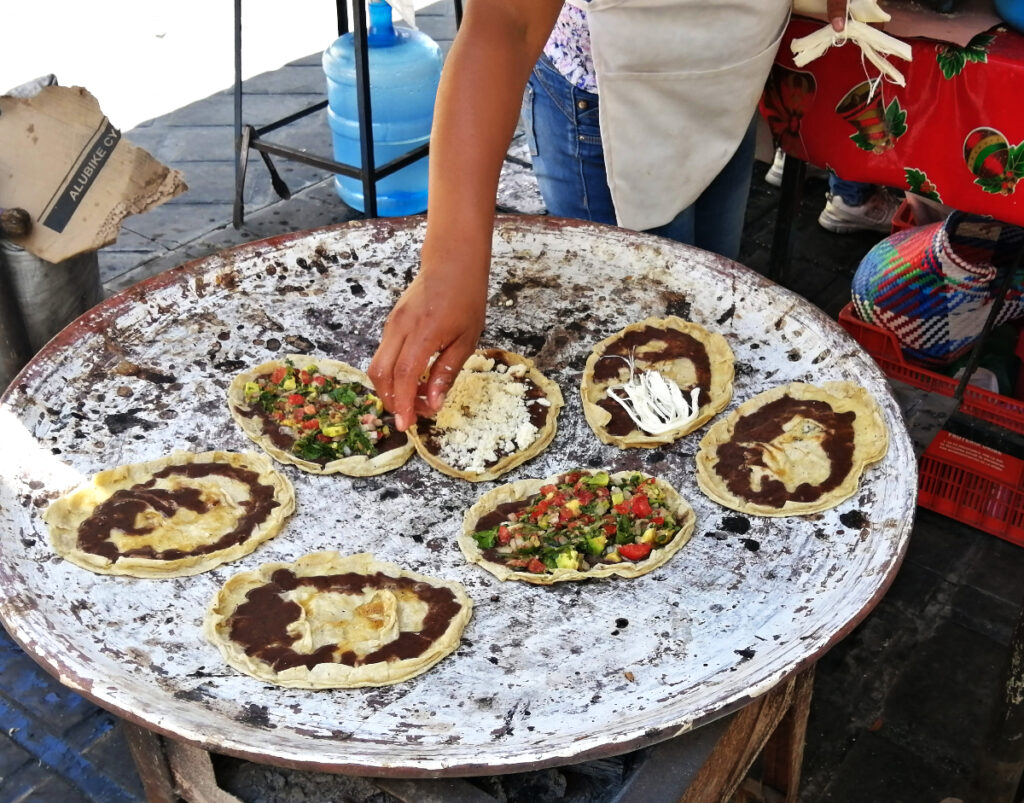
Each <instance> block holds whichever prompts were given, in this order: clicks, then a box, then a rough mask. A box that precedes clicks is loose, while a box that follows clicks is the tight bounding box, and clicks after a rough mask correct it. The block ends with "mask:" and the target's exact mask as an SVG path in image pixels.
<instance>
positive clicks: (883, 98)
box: [761, 17, 1024, 225]
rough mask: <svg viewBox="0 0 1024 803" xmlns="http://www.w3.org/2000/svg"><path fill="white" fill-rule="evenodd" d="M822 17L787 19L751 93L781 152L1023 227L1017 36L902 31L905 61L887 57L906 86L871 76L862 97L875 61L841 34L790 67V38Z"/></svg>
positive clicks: (1021, 61)
mask: <svg viewBox="0 0 1024 803" xmlns="http://www.w3.org/2000/svg"><path fill="white" fill-rule="evenodd" d="M824 24H825V23H822V22H818V21H816V20H809V19H805V18H802V17H794V18H793V19H792V20H791V21H790V24H789V29H788V30H787V31H786V35H785V38H784V39H783V41H782V45H781V47H780V48H779V54H778V56H777V57H776V63H775V65H774V67H773V68H772V73H771V75H770V77H769V79H768V84H767V86H766V89H765V92H764V96H763V97H762V101H761V113H762V114H763V115H764V117H765V118H766V120H767V121H768V124H769V127H770V128H771V131H772V134H773V136H774V137H775V139H776V142H777V143H778V144H779V145H780V146H781V147H782V148H783V150H785V151H786V153H788V154H792V155H793V156H797V157H799V158H801V159H804V160H806V161H808V162H810V163H812V164H816V165H819V166H821V167H828V168H830V169H832V170H834V171H835V172H836V173H837V174H838V175H839V176H840V177H842V178H844V179H848V180H851V181H865V182H871V183H875V184H884V185H886V186H889V187H897V188H901V189H904V190H908V191H911V192H915V193H918V194H920V195H924V196H927V197H929V198H931V199H932V200H935V201H939V202H941V203H944V204H946V205H948V206H951V207H954V208H956V209H961V210H964V211H967V212H976V213H978V214H988V215H992V216H993V217H995V218H996V219H998V220H1002V221H1004V222H1007V223H1016V224H1020V225H1024V181H1021V179H1024V102H1022V101H1021V93H1022V90H1024V35H1021V34H1019V33H1014V32H1012V31H1008V30H1006V29H1005V28H993V29H992V30H990V31H988V32H986V33H984V34H979V35H978V36H976V37H974V39H972V40H971V42H970V44H969V45H968V46H967V47H966V48H960V47H957V46H956V45H951V44H946V43H943V42H936V41H933V40H928V39H909V40H907V41H908V42H909V43H910V45H911V48H912V50H913V60H912V61H910V62H906V61H903V60H902V59H898V58H894V57H890V61H891V62H892V63H893V64H894V65H895V66H896V67H898V68H899V69H900V71H901V72H902V73H903V74H904V75H905V76H906V79H907V84H906V86H905V87H899V86H895V85H893V84H891V83H885V82H883V83H880V84H879V85H878V86H877V88H876V91H875V92H874V94H873V95H871V94H870V92H869V83H868V78H869V77H872V78H873V77H875V76H877V75H878V70H877V68H875V67H874V66H873V65H871V64H870V62H868V61H867V60H866V59H863V60H862V57H861V51H860V48H859V47H857V46H856V45H855V44H853V43H846V44H845V45H843V46H842V47H831V48H829V50H828V51H827V52H826V53H825V55H823V56H822V57H821V58H819V59H816V60H815V61H812V62H811V63H810V64H807V65H805V66H804V67H800V68H797V67H795V66H794V65H793V58H792V50H791V49H790V42H791V41H792V40H793V39H795V38H799V37H801V36H805V35H806V34H808V33H811V32H812V31H814V30H816V29H818V28H820V27H821V26H822V25H824Z"/></svg>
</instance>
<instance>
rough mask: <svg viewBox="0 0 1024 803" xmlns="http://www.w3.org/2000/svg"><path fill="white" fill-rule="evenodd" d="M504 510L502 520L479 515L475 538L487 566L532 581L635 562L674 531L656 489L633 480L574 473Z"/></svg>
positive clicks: (649, 483)
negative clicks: (525, 574) (494, 564)
mask: <svg viewBox="0 0 1024 803" xmlns="http://www.w3.org/2000/svg"><path fill="white" fill-rule="evenodd" d="M503 507H504V508H505V510H506V511H507V512H506V513H505V515H504V516H499V518H501V519H502V521H500V523H496V522H495V520H494V518H493V517H492V515H488V516H485V517H484V518H483V519H481V520H480V521H479V522H478V523H477V526H478V527H481V525H483V526H482V527H481V529H479V530H477V531H476V532H475V533H473V538H474V539H475V540H476V543H477V545H478V546H479V547H480V549H481V550H482V551H483V552H484V555H485V556H486V557H487V558H488V559H489V560H493V561H495V562H498V563H502V564H504V565H505V566H508V567H510V568H516V569H520V570H522V571H527V572H531V573H534V574H544V573H547V572H551V571H553V570H555V569H577V570H579V571H586V570H587V569H591V568H593V567H595V566H597V565H599V564H609V563H622V562H623V561H633V562H639V561H642V560H644V559H646V558H647V557H648V556H649V555H650V554H651V552H652V551H653V550H655V549H657V548H658V547H662V546H665V545H666V544H668V543H669V542H670V541H671V540H672V538H673V537H674V536H675V535H676V533H677V532H678V530H679V525H678V524H677V522H676V519H675V517H674V516H673V514H672V512H671V511H670V510H669V509H668V508H667V507H665V499H664V492H663V491H662V489H661V488H659V487H658V485H657V483H656V482H655V480H654V478H653V477H646V476H644V475H643V474H639V473H637V474H630V475H628V476H626V477H624V478H623V477H617V478H616V479H615V480H614V481H613V480H612V479H611V477H610V476H609V474H608V472H606V471H598V472H591V471H587V470H585V469H577V470H574V471H570V472H568V473H566V474H563V475H562V476H560V477H559V478H558V480H557V482H555V483H553V484H550V485H544V486H542V487H541V489H540V492H539V493H536V494H534V495H532V496H530V497H529V498H527V499H526V500H524V501H523V502H522V503H512V504H511V505H509V506H508V507H506V506H503ZM509 508H514V509H511V510H510V509H509ZM491 524H493V525H494V526H487V525H491Z"/></svg>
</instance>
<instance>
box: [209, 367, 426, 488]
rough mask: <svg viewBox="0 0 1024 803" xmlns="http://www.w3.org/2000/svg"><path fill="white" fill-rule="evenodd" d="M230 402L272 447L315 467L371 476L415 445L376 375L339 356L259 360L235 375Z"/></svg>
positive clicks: (399, 461)
mask: <svg viewBox="0 0 1024 803" xmlns="http://www.w3.org/2000/svg"><path fill="white" fill-rule="evenodd" d="M228 407H229V409H230V410H231V417H232V418H234V420H235V422H236V423H237V424H238V425H239V426H240V427H241V428H242V431H243V432H244V433H245V434H246V436H247V437H249V438H250V439H251V440H252V441H254V442H255V443H257V444H259V445H260V446H261V447H262V448H263V450H264V451H265V452H266V453H267V454H269V455H270V456H271V457H273V458H274V459H275V460H278V461H280V462H282V463H289V464H291V465H294V466H298V467H299V468H301V469H302V470H303V471H308V472H310V473H312V474H336V473H340V474H348V475H350V476H353V477H369V476H372V475H375V474H382V473H384V472H386V471H391V470H392V469H396V468H398V467H399V466H401V465H403V464H404V463H405V462H406V461H407V460H408V459H409V458H410V457H411V456H412V453H413V451H414V449H413V445H412V443H411V442H410V441H409V439H408V438H407V437H406V435H405V433H404V432H399V431H398V430H397V429H396V428H395V423H394V417H393V416H392V415H391V414H390V413H388V412H387V411H385V410H384V405H383V403H382V402H381V400H380V399H379V398H378V397H377V395H376V394H375V393H374V389H373V384H372V383H371V382H370V378H369V377H368V376H367V375H366V374H365V373H363V372H362V371H360V370H358V369H356V368H353V367H352V366H351V365H348V364H347V363H344V362H340V361H338V360H329V359H327V358H324V357H319V358H314V357H310V356H308V355H304V354H292V355H289V356H286V357H283V358H282V359H279V360H271V361H269V362H265V363H263V364H261V365H257V366H256V367H255V368H252V369H250V370H248V371H245V372H243V373H241V374H238V375H237V376H236V377H235V378H234V379H233V380H232V381H231V385H230V386H229V387H228Z"/></svg>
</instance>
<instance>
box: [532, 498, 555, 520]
mask: <svg viewBox="0 0 1024 803" xmlns="http://www.w3.org/2000/svg"><path fill="white" fill-rule="evenodd" d="M549 507H551V501H550V500H548V499H541V500H540V501H539V502H538V503H537V504H536V506H535V507H534V509H533V512H532V513H531V514H530V518H531V519H533V520H534V521H537V519H539V518H540V517H541V516H543V515H544V514H545V513H547V512H548V508H549Z"/></svg>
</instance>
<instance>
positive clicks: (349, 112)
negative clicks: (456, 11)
mask: <svg viewBox="0 0 1024 803" xmlns="http://www.w3.org/2000/svg"><path fill="white" fill-rule="evenodd" d="M356 1H357V2H360V0H356ZM369 8H370V15H369V30H368V31H367V44H368V49H367V59H368V61H369V66H370V70H369V71H370V114H371V119H372V123H373V126H372V128H373V160H374V163H375V165H377V166H381V165H385V164H387V163H388V162H390V161H391V160H392V159H396V158H398V157H399V156H404V155H405V154H406V153H408V152H409V151H411V150H413V149H414V148H417V147H419V146H420V145H423V144H424V143H426V142H427V141H428V140H429V139H430V124H431V122H432V121H433V118H434V99H435V97H436V96H437V84H438V81H439V80H440V77H441V61H442V58H441V48H440V47H438V45H437V43H436V42H435V41H434V40H433V39H431V38H430V37H429V36H427V35H426V34H424V33H421V32H420V31H417V30H413V29H411V28H405V27H401V26H399V27H395V26H394V24H393V23H392V21H391V6H389V5H388V4H387V3H386V2H383V0H370V6H369ZM353 39H354V35H353V34H352V33H347V34H345V35H344V36H341V37H339V38H338V39H336V40H335V41H334V42H333V43H332V44H331V46H330V47H329V48H327V50H325V51H324V56H323V68H324V73H325V75H326V76H327V121H328V124H329V125H330V127H331V136H332V139H333V142H334V159H335V161H337V162H341V163H342V164H348V165H352V166H353V167H362V154H361V151H360V146H359V111H358V105H357V101H356V68H355V48H354V43H353ZM334 183H335V186H336V188H337V191H338V195H339V196H340V197H341V200H343V201H344V202H345V203H347V204H348V205H349V206H351V207H352V208H354V209H358V210H359V211H360V212H364V211H366V209H365V205H364V200H365V199H364V198H363V184H362V182H361V181H359V180H358V179H354V178H348V177H346V176H342V175H336V176H335V177H334ZM426 208H427V158H426V157H425V156H424V157H423V158H421V159H417V160H416V161H415V162H413V163H412V164H410V165H407V166H406V167H403V168H402V169H401V170H398V171H397V172H395V173H392V174H391V175H390V176H386V177H385V178H382V179H380V180H379V181H378V182H377V214H379V215H381V216H383V217H394V216H397V215H413V214H416V213H418V212H422V211H424V210H425V209H426Z"/></svg>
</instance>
